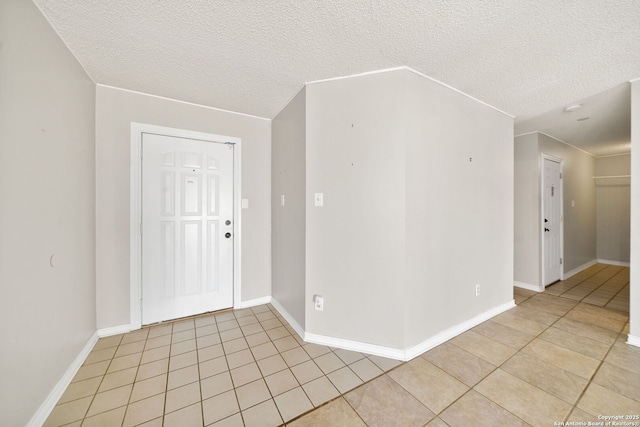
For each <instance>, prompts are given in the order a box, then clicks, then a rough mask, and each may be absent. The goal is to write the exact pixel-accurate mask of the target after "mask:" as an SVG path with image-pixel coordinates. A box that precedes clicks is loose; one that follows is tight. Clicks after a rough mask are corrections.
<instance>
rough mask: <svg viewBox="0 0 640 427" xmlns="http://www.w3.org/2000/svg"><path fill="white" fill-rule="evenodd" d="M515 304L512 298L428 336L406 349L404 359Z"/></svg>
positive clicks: (437, 344) (417, 354)
mask: <svg viewBox="0 0 640 427" xmlns="http://www.w3.org/2000/svg"><path fill="white" fill-rule="evenodd" d="M515 306H516V303H515V301H514V300H511V301H509V302H507V303H505V304H501V305H499V306H497V307H494V308H492V309H490V310H487V311H485V312H484V313H480V314H478V315H477V316H475V317H472V318H471V319H469V320H466V321H464V322H462V323H459V324H457V325H454V326H452V327H450V328H448V329H445V330H444V331H442V332H440V333H438V334H436V335H434V336H432V337H431V338H427V339H426V340H424V341H423V342H421V343H420V344H417V345H414V346H413V347H410V348H408V349H406V350H405V351H404V353H405V356H404V360H405V361H408V360H411V359H413V358H415V357H417V356H420V355H421V354H422V353H424V352H426V351H429V350H431V349H432V348H434V347H436V346H439V345H440V344H442V343H444V342H445V341H448V340H450V339H451V338H454V337H456V336H458V335H460V334H461V333H463V332H466V331H468V330H469V329H471V328H473V327H475V326H477V325H479V324H480V323H482V322H486V321H487V320H489V319H491V318H492V317H495V316H497V315H498V314H501V313H504V312H505V311H507V310H510V309H512V308H513V307H515Z"/></svg>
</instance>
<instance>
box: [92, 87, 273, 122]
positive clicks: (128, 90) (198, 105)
mask: <svg viewBox="0 0 640 427" xmlns="http://www.w3.org/2000/svg"><path fill="white" fill-rule="evenodd" d="M96 86H102V87H104V88H109V89H115V90H121V91H123V92H129V93H133V94H136V95H145V96H151V97H153V98H158V99H162V100H165V101H173V102H179V103H181V104H186V105H191V106H194V107H202V108H207V109H209V110H216V111H220V112H222V113H229V114H237V115H239V116H245V117H250V118H253V119H260V120H267V121H269V122H270V121H271V119H270V118H268V117H261V116H256V115H254V114H247V113H241V112H239V111H233V110H225V109H224V108H219V107H213V106H211V105H205V104H198V103H195V102H190V101H183V100H181V99H175V98H169V97H166V96H162V95H154V94H153V93H148V92H141V91H139V90H133V89H126V88H123V87H117V86H111V85H108V84H104V83H96Z"/></svg>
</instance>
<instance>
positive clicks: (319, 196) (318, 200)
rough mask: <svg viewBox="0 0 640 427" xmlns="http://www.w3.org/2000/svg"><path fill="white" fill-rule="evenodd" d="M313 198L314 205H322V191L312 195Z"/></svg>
mask: <svg viewBox="0 0 640 427" xmlns="http://www.w3.org/2000/svg"><path fill="white" fill-rule="evenodd" d="M313 200H314V202H315V205H316V206H323V205H324V194H323V193H316V194H315V195H314V197H313Z"/></svg>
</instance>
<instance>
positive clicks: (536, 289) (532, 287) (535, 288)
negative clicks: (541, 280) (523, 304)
mask: <svg viewBox="0 0 640 427" xmlns="http://www.w3.org/2000/svg"><path fill="white" fill-rule="evenodd" d="M513 286H515V287H516V288H522V289H528V290H530V291H534V292H544V286H543V287H542V288H541V287H540V286H538V285H532V284H531V283H525V282H518V281H517V280H514V281H513Z"/></svg>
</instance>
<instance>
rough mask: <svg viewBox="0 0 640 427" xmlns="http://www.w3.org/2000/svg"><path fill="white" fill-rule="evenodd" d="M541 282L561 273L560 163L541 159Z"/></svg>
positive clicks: (547, 282) (544, 282)
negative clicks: (542, 252)
mask: <svg viewBox="0 0 640 427" xmlns="http://www.w3.org/2000/svg"><path fill="white" fill-rule="evenodd" d="M542 163H543V166H542V204H543V206H542V212H543V215H544V217H543V218H542V234H543V245H544V246H543V251H544V255H543V258H542V260H543V266H542V272H543V277H542V279H543V284H544V285H545V286H546V285H549V284H551V283H553V282H555V281H558V280H560V277H561V274H562V241H561V239H562V165H561V164H560V163H559V162H557V161H554V160H551V159H548V158H543V159H542Z"/></svg>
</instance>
